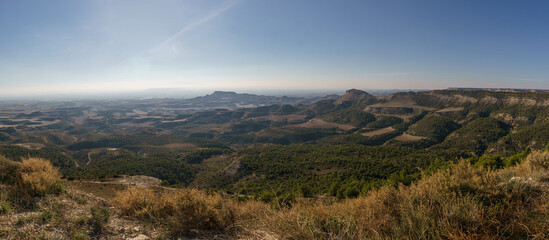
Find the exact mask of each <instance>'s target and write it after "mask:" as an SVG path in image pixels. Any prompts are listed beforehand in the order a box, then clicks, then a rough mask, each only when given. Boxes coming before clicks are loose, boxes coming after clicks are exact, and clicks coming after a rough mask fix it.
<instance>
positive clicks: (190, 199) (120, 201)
mask: <svg viewBox="0 0 549 240" xmlns="http://www.w3.org/2000/svg"><path fill="white" fill-rule="evenodd" d="M113 203H114V204H115V205H117V206H118V207H119V209H120V210H121V212H122V213H123V214H125V215H129V216H134V217H137V218H139V219H142V220H149V221H150V220H152V221H155V222H158V223H161V224H164V225H165V226H166V227H167V229H168V230H169V231H170V232H171V233H172V234H173V235H193V234H196V233H198V232H205V231H206V232H207V231H211V232H225V233H227V232H231V231H233V230H234V227H235V223H236V216H235V214H236V204H235V203H234V202H231V201H227V200H226V199H223V198H222V197H221V196H219V195H208V194H206V193H204V192H202V191H198V190H195V189H176V190H175V189H174V190H160V191H152V190H150V189H146V188H144V187H132V188H129V189H127V190H125V191H122V192H120V193H119V194H118V195H117V196H116V198H114V199H113Z"/></svg>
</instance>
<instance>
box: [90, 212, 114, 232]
mask: <svg viewBox="0 0 549 240" xmlns="http://www.w3.org/2000/svg"><path fill="white" fill-rule="evenodd" d="M90 211H91V218H90V219H88V224H89V225H90V226H91V227H92V229H93V232H94V233H100V232H102V231H103V229H104V228H105V224H107V223H108V222H109V218H110V216H111V211H110V210H109V209H108V208H106V207H92V208H91V209H90Z"/></svg>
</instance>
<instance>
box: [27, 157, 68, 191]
mask: <svg viewBox="0 0 549 240" xmlns="http://www.w3.org/2000/svg"><path fill="white" fill-rule="evenodd" d="M19 174H20V177H21V185H22V187H24V188H27V190H29V191H31V192H33V193H35V194H36V195H42V194H45V193H47V192H48V190H50V188H51V187H52V186H53V185H54V184H55V183H57V181H59V179H60V178H61V174H60V173H59V170H58V169H57V168H55V167H53V165H52V164H51V162H49V161H47V160H45V159H42V158H35V157H29V158H24V159H22V161H21V162H20V163H19Z"/></svg>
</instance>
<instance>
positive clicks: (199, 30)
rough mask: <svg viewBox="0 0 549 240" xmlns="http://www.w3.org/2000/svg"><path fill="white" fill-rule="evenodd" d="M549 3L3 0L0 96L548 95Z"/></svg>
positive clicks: (0, 8)
mask: <svg viewBox="0 0 549 240" xmlns="http://www.w3.org/2000/svg"><path fill="white" fill-rule="evenodd" d="M548 13H549V1H543V0H540V1H533V0H532V1H518V0H517V1H506V0H497V1H496V0H492V1H491V0H484V1H477V0H474V1H466V0H462V1H450V0H417V1H409V0H376V1H369V0H356V1H351V0H341V1H335V0H332V1H325V0H276V1H274V0H273V1H267V0H226V1H224V0H157V1H149V0H147V1H143V0H116V1H115V0H90V1H74V0H48V1H38V0H36V1H29V0H2V1H0V96H2V97H10V96H12V97H21V96H37V95H58V94H90V93H117V92H131V91H142V90H146V89H149V90H150V89H182V90H188V91H200V90H234V91H240V92H245V91H258V90H294V91H296V90H329V89H350V88H358V89H440V88H447V87H491V88H494V87H505V88H543V89H548V88H549V14H548Z"/></svg>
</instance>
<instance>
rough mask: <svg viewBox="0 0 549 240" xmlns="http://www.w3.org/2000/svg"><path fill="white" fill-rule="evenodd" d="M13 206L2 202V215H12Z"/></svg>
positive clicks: (0, 209) (0, 212) (0, 208)
mask: <svg viewBox="0 0 549 240" xmlns="http://www.w3.org/2000/svg"><path fill="white" fill-rule="evenodd" d="M12 211H13V206H12V205H11V204H10V203H9V202H0V215H4V214H10V213H11V212H12Z"/></svg>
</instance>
